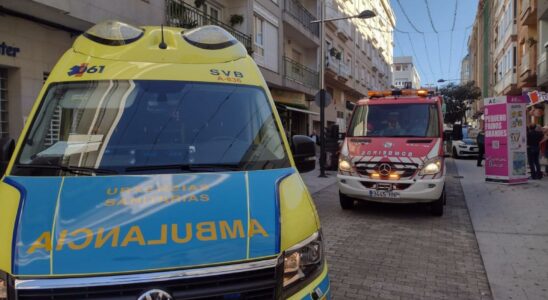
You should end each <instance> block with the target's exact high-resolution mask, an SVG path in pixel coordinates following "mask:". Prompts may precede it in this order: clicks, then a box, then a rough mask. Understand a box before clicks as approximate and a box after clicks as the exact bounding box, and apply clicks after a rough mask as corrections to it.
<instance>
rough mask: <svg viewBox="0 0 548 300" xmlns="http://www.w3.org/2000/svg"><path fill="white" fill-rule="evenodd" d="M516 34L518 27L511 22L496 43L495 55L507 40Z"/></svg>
mask: <svg viewBox="0 0 548 300" xmlns="http://www.w3.org/2000/svg"><path fill="white" fill-rule="evenodd" d="M517 34H518V27H517V25H516V24H511V25H510V26H509V27H508V28H507V29H506V32H505V33H504V35H503V36H502V37H500V38H499V39H498V41H497V43H496V48H495V56H496V55H498V54H499V53H500V52H501V51H502V50H503V49H504V46H506V45H507V43H508V40H509V39H510V38H511V37H512V36H513V35H517Z"/></svg>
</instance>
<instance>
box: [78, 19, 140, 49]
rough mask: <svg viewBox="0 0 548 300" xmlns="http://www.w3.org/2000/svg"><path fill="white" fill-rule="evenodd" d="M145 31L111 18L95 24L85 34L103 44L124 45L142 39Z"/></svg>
mask: <svg viewBox="0 0 548 300" xmlns="http://www.w3.org/2000/svg"><path fill="white" fill-rule="evenodd" d="M144 33H145V31H144V30H143V29H141V28H138V27H135V26H132V25H129V24H126V23H123V22H119V21H113V20H110V21H105V22H101V23H98V24H96V25H94V26H93V27H91V28H90V29H88V30H87V31H86V32H84V34H83V35H84V36H85V37H86V38H88V39H90V40H92V41H94V42H97V43H100V44H103V45H108V46H123V45H127V44H129V43H133V42H135V41H136V40H138V39H140V38H141V37H142V36H143V35H144Z"/></svg>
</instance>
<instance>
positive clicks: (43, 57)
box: [0, 0, 164, 138]
mask: <svg viewBox="0 0 548 300" xmlns="http://www.w3.org/2000/svg"><path fill="white" fill-rule="evenodd" d="M110 19H117V20H122V21H125V22H129V23H132V24H136V25H148V24H161V23H162V22H163V20H164V1H144V0H140V1H137V0H115V1H106V0H98V1H93V0H79V1H74V0H73V1H51V0H0V45H1V44H5V45H6V46H8V47H10V49H14V50H12V51H11V53H7V54H11V55H0V91H1V93H0V137H5V136H10V137H12V138H17V137H18V136H19V133H20V132H21V130H22V129H23V124H24V122H25V120H26V118H27V116H28V114H29V113H30V110H31V108H32V105H33V104H34V101H35V100H36V97H37V96H38V93H39V92H40V89H41V88H42V85H43V83H44V81H45V80H46V78H47V77H48V75H49V72H50V71H51V69H52V68H53V66H54V65H55V64H56V63H57V60H58V59H59V58H60V57H61V55H63V53H65V51H67V50H68V49H69V48H70V47H71V46H72V43H73V41H74V39H75V38H76V37H77V36H78V35H79V34H80V33H81V32H82V31H85V30H87V29H88V28H90V27H91V26H93V25H94V24H95V23H98V22H101V21H104V20H110Z"/></svg>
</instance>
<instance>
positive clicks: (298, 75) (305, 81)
mask: <svg viewBox="0 0 548 300" xmlns="http://www.w3.org/2000/svg"><path fill="white" fill-rule="evenodd" d="M284 72H285V74H284V75H285V77H286V78H287V79H290V80H293V81H295V82H297V83H300V84H302V85H304V86H306V87H309V88H311V89H317V88H318V86H319V80H320V79H319V74H318V72H317V71H315V70H312V69H311V68H308V67H307V66H304V65H302V64H300V63H298V62H296V61H294V60H292V59H290V58H289V57H285V56H284Z"/></svg>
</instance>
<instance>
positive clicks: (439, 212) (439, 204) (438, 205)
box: [430, 189, 446, 217]
mask: <svg viewBox="0 0 548 300" xmlns="http://www.w3.org/2000/svg"><path fill="white" fill-rule="evenodd" d="M445 201H446V199H445V189H443V192H442V193H441V196H440V197H439V198H438V200H436V201H434V202H432V203H431V204H430V213H431V214H432V215H433V216H436V217H441V216H443V206H444V205H445Z"/></svg>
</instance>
